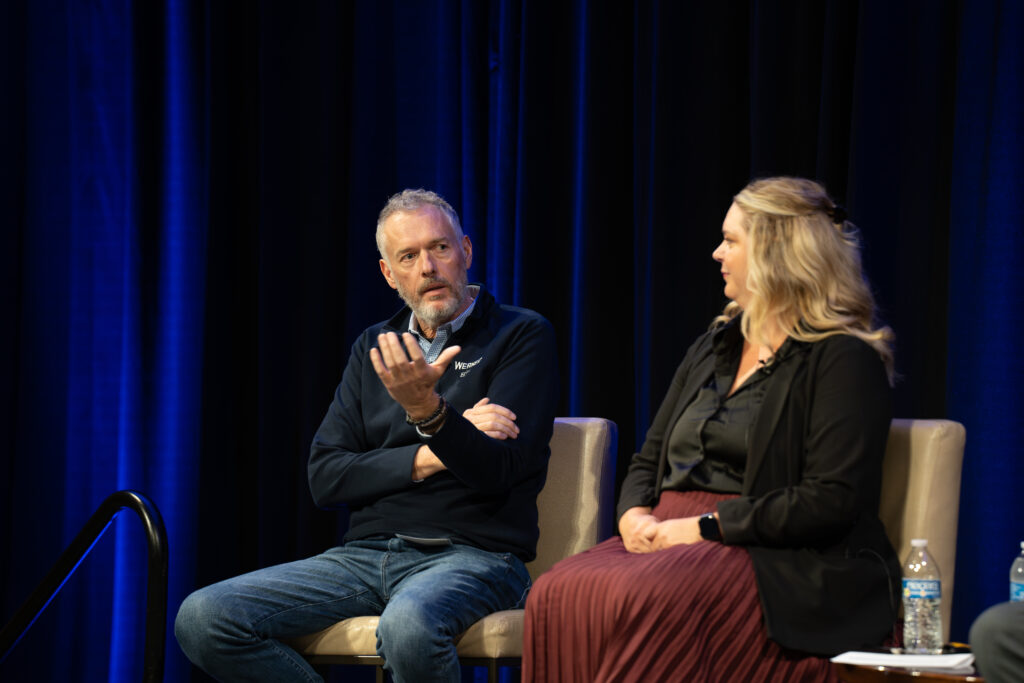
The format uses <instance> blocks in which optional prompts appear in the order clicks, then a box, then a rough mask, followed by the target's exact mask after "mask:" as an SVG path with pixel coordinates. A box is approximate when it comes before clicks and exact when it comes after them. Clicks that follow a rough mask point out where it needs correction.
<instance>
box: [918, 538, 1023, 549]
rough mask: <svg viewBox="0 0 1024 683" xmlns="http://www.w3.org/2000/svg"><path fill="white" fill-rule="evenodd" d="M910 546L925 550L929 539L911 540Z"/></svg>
mask: <svg viewBox="0 0 1024 683" xmlns="http://www.w3.org/2000/svg"><path fill="white" fill-rule="evenodd" d="M910 545H911V547H914V548H923V547H925V546H926V545H928V539H927V538H912V539H910ZM1021 545H1022V546H1024V543H1022V544H1021Z"/></svg>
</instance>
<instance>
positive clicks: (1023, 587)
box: [1010, 581, 1024, 602]
mask: <svg viewBox="0 0 1024 683" xmlns="http://www.w3.org/2000/svg"><path fill="white" fill-rule="evenodd" d="M1010 602H1024V583H1017V582H1016V581H1011V582H1010Z"/></svg>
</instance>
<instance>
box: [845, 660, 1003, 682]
mask: <svg viewBox="0 0 1024 683" xmlns="http://www.w3.org/2000/svg"><path fill="white" fill-rule="evenodd" d="M832 669H833V670H834V671H835V672H836V675H837V676H839V680H841V681H843V683H984V681H985V679H984V678H982V677H981V676H978V675H977V674H976V673H971V674H951V673H938V672H933V671H917V670H915V669H904V668H902V667H896V666H862V665H860V664H835V663H833V664H832Z"/></svg>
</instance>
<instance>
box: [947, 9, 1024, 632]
mask: <svg viewBox="0 0 1024 683" xmlns="http://www.w3.org/2000/svg"><path fill="white" fill-rule="evenodd" d="M1021 26H1024V4H1022V3H1020V2H1015V1H1013V0H991V1H988V2H981V3H972V4H971V6H970V10H969V11H968V10H967V9H966V8H965V11H964V14H963V21H962V25H961V33H960V36H959V44H960V45H961V49H960V52H959V55H958V60H957V74H958V75H957V98H956V103H957V111H956V128H955V141H956V142H955V146H954V156H953V183H952V201H951V203H950V204H951V207H950V212H951V216H952V231H951V239H950V249H951V253H952V255H953V256H952V258H951V259H950V273H949V357H948V360H947V362H948V375H949V384H948V388H947V392H948V397H949V398H948V401H949V413H950V415H953V416H955V417H956V418H957V419H959V420H961V421H962V422H963V423H964V425H966V427H967V447H966V452H965V455H964V470H963V483H962V486H961V491H962V495H961V499H960V535H959V538H958V540H957V559H956V563H957V567H956V596H955V598H954V601H953V610H954V611H953V625H954V627H956V629H957V630H959V631H960V633H961V634H962V633H963V631H962V630H961V629H964V628H965V627H967V626H969V624H970V623H971V621H973V619H974V618H975V617H976V616H977V615H978V614H979V613H981V611H982V610H984V609H985V608H986V607H988V606H990V605H993V604H995V603H997V602H1003V601H1005V600H1008V599H1009V582H1008V578H1007V577H1008V575H1009V571H1010V564H1011V563H1012V562H1013V559H1014V557H1015V556H1016V555H1018V554H1019V553H1020V552H1021V547H1020V543H1021V542H1022V541H1024V496H1022V495H1021V485H1022V483H1024V458H1022V457H1021V444H1022V443H1024V420H1021V415H1024V399H1022V398H1021V394H1020V391H1019V388H1020V382H1021V380H1022V379H1024V358H1022V356H1021V354H1020V353H1019V352H1018V350H1017V345H1018V343H1019V341H1020V339H1021V338H1022V335H1024V312H1022V310H1024V309H1022V307H1021V302H1022V301H1024V277H1022V276H1021V273H1020V264H1021V263H1024V213H1022V211H1021V189H1022V188H1024V132H1022V127H1021V123H1022V122H1024V45H1022V44H1021V41H1020V35H1019V33H1020V27H1021Z"/></svg>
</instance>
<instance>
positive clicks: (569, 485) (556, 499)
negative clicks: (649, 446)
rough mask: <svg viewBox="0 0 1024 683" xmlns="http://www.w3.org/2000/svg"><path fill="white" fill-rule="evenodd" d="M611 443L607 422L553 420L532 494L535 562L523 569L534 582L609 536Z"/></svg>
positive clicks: (612, 471) (611, 428) (611, 432)
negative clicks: (544, 469) (542, 472)
mask: <svg viewBox="0 0 1024 683" xmlns="http://www.w3.org/2000/svg"><path fill="white" fill-rule="evenodd" d="M616 443H617V430H616V427H615V423H614V422H612V421H610V420H605V419H603V418H597V417H559V418H555V427H554V432H553V433H552V434H551V460H550V461H549V462H548V478H547V481H546V482H545V484H544V489H543V490H542V491H541V492H540V495H539V496H537V513H538V525H539V526H540V538H539V539H538V541H537V558H536V559H535V560H533V562H530V563H528V564H527V565H526V567H527V569H528V570H529V571H530V576H532V577H533V578H535V579H536V578H537V577H538V576H540V575H541V574H542V573H543V572H545V571H547V570H548V569H549V568H550V567H551V565H553V564H554V563H555V562H558V561H559V560H561V559H563V558H566V557H568V556H570V555H574V554H576V553H578V552H582V551H584V550H586V549H587V548H590V547H591V546H593V545H595V544H597V543H598V542H599V541H602V540H604V539H605V538H608V537H609V536H610V535H611V533H612V516H613V509H614V507H613V506H614V500H613V497H614V488H615V448H616Z"/></svg>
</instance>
